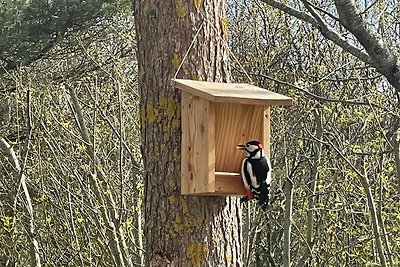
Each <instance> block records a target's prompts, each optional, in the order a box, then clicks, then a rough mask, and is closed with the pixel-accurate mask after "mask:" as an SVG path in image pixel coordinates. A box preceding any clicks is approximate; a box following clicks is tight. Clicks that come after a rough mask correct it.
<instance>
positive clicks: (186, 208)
mask: <svg viewBox="0 0 400 267" xmlns="http://www.w3.org/2000/svg"><path fill="white" fill-rule="evenodd" d="M181 206H182V212H183V214H185V215H186V214H188V213H189V205H188V204H187V202H186V200H184V199H181Z"/></svg>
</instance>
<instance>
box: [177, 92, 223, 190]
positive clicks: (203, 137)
mask: <svg viewBox="0 0 400 267" xmlns="http://www.w3.org/2000/svg"><path fill="white" fill-rule="evenodd" d="M181 99H182V103H181V104H182V148H181V151H182V155H181V193H182V194H198V193H207V192H214V191H215V179H214V177H215V174H214V173H215V151H214V150H213V147H215V144H214V142H215V128H214V123H215V112H214V110H213V107H212V106H211V107H210V102H209V101H208V100H205V99H201V98H199V97H197V96H191V95H190V94H188V93H182V98H181Z"/></svg>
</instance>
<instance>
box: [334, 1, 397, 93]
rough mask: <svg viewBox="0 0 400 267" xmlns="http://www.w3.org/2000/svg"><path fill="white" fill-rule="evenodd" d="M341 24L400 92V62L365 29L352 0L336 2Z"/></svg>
mask: <svg viewBox="0 0 400 267" xmlns="http://www.w3.org/2000/svg"><path fill="white" fill-rule="evenodd" d="M335 5H336V9H337V11H338V13H339V19H340V23H341V24H342V25H343V26H344V27H345V28H346V29H347V30H348V31H349V32H351V33H352V34H353V35H354V36H355V37H356V38H357V40H358V41H359V42H360V44H361V45H362V46H363V47H364V49H365V50H366V51H367V52H368V54H369V56H370V59H371V61H372V62H371V63H372V65H373V66H374V67H375V68H376V69H377V70H378V71H379V72H380V73H382V74H383V75H384V76H385V77H386V78H387V80H388V81H389V83H390V84H391V85H392V86H393V87H394V88H395V89H396V91H400V61H399V59H398V58H397V57H396V56H395V55H394V54H393V53H392V52H391V51H390V50H389V49H387V48H386V47H385V46H384V45H383V42H382V41H381V40H379V39H378V38H377V37H375V36H374V34H373V33H372V32H371V31H369V30H368V29H367V28H366V27H365V23H364V21H363V20H362V18H361V16H360V14H359V13H358V11H357V9H356V7H355V6H354V4H353V1H352V0H335Z"/></svg>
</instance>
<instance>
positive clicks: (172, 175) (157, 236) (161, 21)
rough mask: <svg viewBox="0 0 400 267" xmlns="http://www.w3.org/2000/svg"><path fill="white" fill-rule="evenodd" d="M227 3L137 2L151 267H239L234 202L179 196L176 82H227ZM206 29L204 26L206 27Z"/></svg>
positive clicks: (237, 210) (237, 211) (237, 209)
mask: <svg viewBox="0 0 400 267" xmlns="http://www.w3.org/2000/svg"><path fill="white" fill-rule="evenodd" d="M224 9H225V6H224V1H223V0H203V1H201V0H194V1H180V0H176V1H171V0H168V1H161V0H144V1H134V11H135V23H136V35H137V46H138V65H139V70H138V73H139V90H140V93H141V102H140V105H141V131H142V155H143V161H144V177H143V178H144V183H145V198H144V209H145V228H144V235H145V239H146V265H147V266H241V265H242V263H241V235H240V230H241V229H240V215H241V214H240V213H241V210H240V207H239V204H238V200H237V199H236V198H230V197H226V198H225V197H198V196H194V197H192V196H181V194H180V145H181V129H180V93H179V91H177V90H175V89H174V87H173V84H172V83H171V78H173V77H174V74H175V72H176V70H177V69H178V67H179V64H180V63H181V61H182V58H183V57H184V54H185V52H186V51H187V49H188V47H189V44H190V43H191V41H192V40H193V39H194V36H195V35H196V32H197V30H198V29H199V28H200V27H202V28H201V30H200V31H199V35H198V37H197V38H196V39H195V42H194V45H193V47H192V49H191V50H190V52H189V54H188V58H187V60H186V61H185V63H184V64H183V66H182V69H181V70H180V72H179V75H178V78H186V79H196V80H208V81H228V79H229V68H228V65H227V50H226V48H225V47H224V44H223V40H226V38H227V32H226V31H227V27H226V25H227V19H226V17H225V10H224ZM201 25H203V26H201Z"/></svg>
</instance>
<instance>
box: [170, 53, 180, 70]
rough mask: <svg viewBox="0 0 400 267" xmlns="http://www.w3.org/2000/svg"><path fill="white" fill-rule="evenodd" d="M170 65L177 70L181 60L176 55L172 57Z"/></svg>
mask: <svg viewBox="0 0 400 267" xmlns="http://www.w3.org/2000/svg"><path fill="white" fill-rule="evenodd" d="M171 64H172V67H173V68H174V69H175V70H176V69H178V67H179V65H180V64H181V59H180V57H179V55H178V54H177V53H174V54H173V55H172V60H171Z"/></svg>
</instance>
